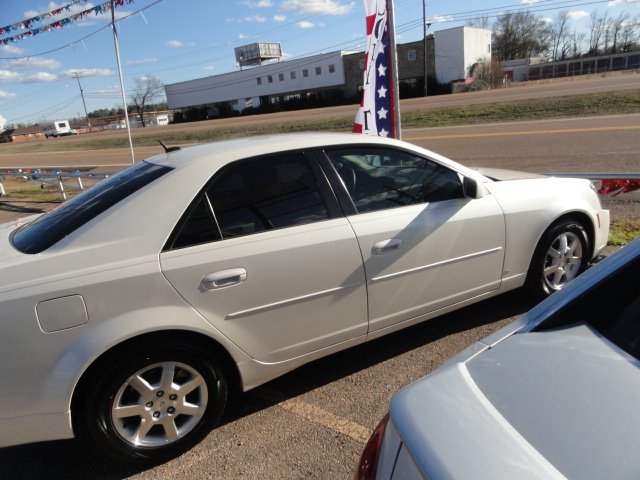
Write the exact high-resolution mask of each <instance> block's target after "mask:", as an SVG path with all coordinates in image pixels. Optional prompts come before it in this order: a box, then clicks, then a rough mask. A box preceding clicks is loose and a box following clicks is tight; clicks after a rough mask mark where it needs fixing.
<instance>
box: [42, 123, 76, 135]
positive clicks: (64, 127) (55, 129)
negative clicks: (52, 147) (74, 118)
mask: <svg viewBox="0 0 640 480" xmlns="http://www.w3.org/2000/svg"><path fill="white" fill-rule="evenodd" d="M77 133H78V132H77V131H76V130H75V129H74V128H71V126H70V125H69V120H56V121H55V122H53V123H50V124H49V125H47V126H46V127H45V129H44V136H45V138H49V137H62V136H64V135H76V134H77Z"/></svg>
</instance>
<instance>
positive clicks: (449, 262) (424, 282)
mask: <svg viewBox="0 0 640 480" xmlns="http://www.w3.org/2000/svg"><path fill="white" fill-rule="evenodd" d="M326 153H327V155H328V156H329V159H330V160H331V163H332V164H333V166H334V167H335V168H336V170H337V172H338V173H339V175H340V176H341V178H342V179H343V183H344V185H345V187H346V189H347V190H348V191H349V194H350V197H351V198H352V200H353V204H354V206H355V208H356V210H357V212H358V213H357V214H355V215H351V216H349V217H348V218H349V221H350V222H351V224H352V226H353V229H354V231H355V233H356V236H357V238H358V242H359V244H360V248H361V251H362V256H363V260H364V265H365V271H366V276H367V288H368V304H369V319H370V320H369V323H370V326H369V329H370V331H375V330H379V329H382V328H384V327H387V326H390V325H394V324H396V323H399V322H402V321H406V320H410V319H414V318H416V317H419V316H421V315H424V314H428V313H431V312H434V311H436V310H438V309H441V308H444V307H447V306H450V305H454V304H456V303H458V302H461V301H464V300H467V299H470V298H473V297H475V296H477V295H480V294H483V293H486V292H489V291H491V290H494V289H496V288H498V287H499V285H500V280H501V274H502V265H503V259H504V241H505V226H504V215H503V213H502V210H501V208H500V206H499V205H498V203H497V202H496V201H495V199H494V198H493V197H492V196H491V195H486V196H484V197H482V198H479V199H470V198H466V197H465V196H464V195H463V190H462V181H461V175H460V174H458V173H457V172H455V171H454V170H452V169H451V168H450V167H448V166H445V165H442V164H440V163H438V162H435V161H433V160H431V159H427V158H423V157H419V156H417V155H415V154H414V153H411V152H406V151H403V150H393V149H388V148H385V149H370V150H363V149H362V148H358V149H349V150H336V151H327V152H326Z"/></svg>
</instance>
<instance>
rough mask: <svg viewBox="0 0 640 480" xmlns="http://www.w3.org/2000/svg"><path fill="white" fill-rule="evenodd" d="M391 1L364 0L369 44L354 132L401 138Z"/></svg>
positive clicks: (365, 57) (365, 56)
mask: <svg viewBox="0 0 640 480" xmlns="http://www.w3.org/2000/svg"><path fill="white" fill-rule="evenodd" d="M388 2H389V0H364V4H365V11H366V15H367V17H366V18H367V48H366V51H365V54H364V84H363V92H362V93H363V94H362V101H361V102H360V108H359V109H358V113H357V114H356V119H355V122H354V124H353V132H354V133H364V134H366V135H377V136H380V137H394V138H398V137H399V127H400V126H399V125H397V122H396V108H398V106H397V105H396V100H395V99H396V95H395V93H396V92H395V88H396V86H395V77H394V75H395V71H394V69H395V62H394V60H395V52H394V51H393V49H392V46H393V43H392V42H391V35H392V24H391V22H390V21H389V19H390V15H389V5H388ZM389 3H390V2H389Z"/></svg>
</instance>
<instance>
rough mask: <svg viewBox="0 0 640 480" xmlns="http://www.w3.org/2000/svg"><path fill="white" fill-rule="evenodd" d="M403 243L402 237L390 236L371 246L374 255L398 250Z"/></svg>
mask: <svg viewBox="0 0 640 480" xmlns="http://www.w3.org/2000/svg"><path fill="white" fill-rule="evenodd" d="M400 245H402V239H400V238H389V239H387V240H380V241H379V242H376V243H374V244H373V247H371V252H372V253H373V254H374V255H382V254H384V253H389V252H393V251H394V250H398V249H399V248H400Z"/></svg>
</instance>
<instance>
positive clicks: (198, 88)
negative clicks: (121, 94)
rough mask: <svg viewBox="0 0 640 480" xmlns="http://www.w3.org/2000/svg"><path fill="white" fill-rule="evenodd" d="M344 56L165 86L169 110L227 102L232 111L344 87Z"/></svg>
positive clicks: (330, 55) (326, 55) (324, 56)
mask: <svg viewBox="0 0 640 480" xmlns="http://www.w3.org/2000/svg"><path fill="white" fill-rule="evenodd" d="M343 53H344V52H332V53H324V54H320V55H314V56H312V57H306V58H299V59H295V60H288V61H286V62H276V63H270V64H267V65H261V66H258V67H255V68H251V69H246V70H239V71H236V72H230V73H225V74H222V75H215V76H212V77H205V78H198V79H195V80H188V81H186V82H180V83H172V84H168V85H165V87H164V89H165V93H166V96H167V103H168V105H169V109H171V110H175V109H179V108H186V107H193V106H199V105H212V104H216V103H222V102H229V103H230V104H231V105H232V107H233V108H234V109H235V110H238V111H242V110H243V109H245V108H247V107H258V106H260V97H268V96H272V95H292V94H295V93H297V92H303V91H307V90H320V89H323V88H329V87H335V86H340V85H344V83H345V76H344V66H343V61H342V55H343Z"/></svg>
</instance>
